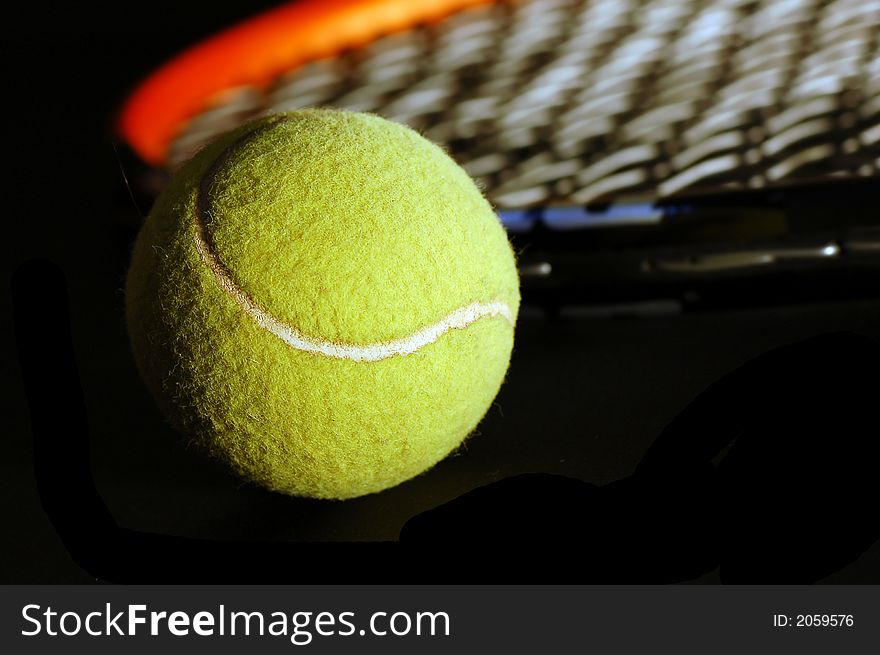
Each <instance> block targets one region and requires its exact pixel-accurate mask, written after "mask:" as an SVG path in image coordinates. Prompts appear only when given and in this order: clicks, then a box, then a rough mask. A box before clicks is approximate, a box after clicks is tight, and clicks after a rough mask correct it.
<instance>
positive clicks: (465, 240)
mask: <svg viewBox="0 0 880 655" xmlns="http://www.w3.org/2000/svg"><path fill="white" fill-rule="evenodd" d="M126 287H127V288H126V315H127V322H128V328H129V334H130V340H131V343H132V349H133V352H134V355H135V360H136V362H137V365H138V368H139V370H140V372H141V375H142V377H143V378H144V380H145V381H146V384H147V386H148V387H149V389H150V390H151V391H152V393H153V395H154V396H155V397H156V399H157V401H158V404H159V405H160V407H161V408H162V410H163V411H164V413H165V414H166V415H167V417H168V418H169V420H170V422H171V423H172V424H173V425H175V427H177V428H178V429H179V430H180V431H181V432H183V433H184V434H185V435H187V436H188V437H189V438H190V439H191V441H192V442H193V443H195V444H198V445H200V446H202V447H203V448H204V449H206V450H207V451H208V452H209V453H210V454H212V455H214V456H216V457H218V458H220V459H221V460H223V461H225V462H227V463H228V464H229V465H230V466H231V467H232V469H233V470H234V471H235V472H237V473H238V474H239V475H241V476H243V477H244V478H246V479H248V480H251V481H254V482H256V483H258V484H260V485H263V486H265V487H267V488H269V489H272V490H276V491H280V492H284V493H288V494H293V495H299V496H310V497H317V498H351V497H355V496H360V495H363V494H368V493H372V492H376V491H380V490H382V489H386V488H388V487H391V486H393V485H396V484H398V483H400V482H403V481H404V480H407V479H409V478H412V477H413V476H416V475H418V474H419V473H421V472H423V471H425V470H426V469H428V468H430V467H431V466H432V465H434V464H435V463H436V462H438V461H440V460H441V459H443V458H444V457H446V456H447V455H448V454H449V453H450V452H452V451H453V450H455V449H456V448H457V447H458V446H459V445H460V444H461V442H462V440H463V439H465V437H467V436H468V435H469V434H470V433H471V432H473V430H474V429H475V428H476V426H477V424H478V423H479V422H480V420H481V419H482V417H483V416H484V414H485V413H486V411H487V409H488V407H489V406H490V404H491V403H492V400H493V398H494V397H495V395H496V394H497V392H498V390H499V388H500V386H501V383H502V381H503V379H504V377H505V374H506V371H507V367H508V364H509V360H510V353H511V349H512V347H513V336H514V324H515V321H516V316H517V312H518V309H519V284H518V278H517V273H516V267H515V262H514V256H513V253H512V251H511V248H510V244H509V243H508V240H507V237H506V233H505V231H504V229H503V227H502V226H501V224H500V222H499V220H498V218H497V216H496V215H495V213H494V212H493V211H492V208H491V207H490V206H489V203H488V202H487V201H486V200H485V199H484V198H483V196H482V194H481V193H480V191H479V190H478V189H477V187H476V186H475V184H474V182H473V181H472V180H471V179H470V178H469V177H468V175H467V173H466V172H465V171H464V170H463V169H461V168H460V167H459V166H458V165H457V164H455V163H454V162H453V161H452V159H450V158H449V157H448V156H447V155H446V153H445V152H444V151H443V150H442V149H440V148H439V147H438V146H436V145H434V144H432V143H431V142H429V141H427V140H426V139H424V138H423V137H421V136H420V135H419V134H417V133H416V132H414V131H412V130H410V129H409V128H407V127H404V126H402V125H398V124H395V123H392V122H389V121H386V120H384V119H382V118H379V117H377V116H373V115H367V114H358V113H352V112H342V111H335V110H320V109H316V110H306V111H298V112H293V113H287V114H277V115H273V116H270V117H267V118H263V119H260V120H257V121H255V122H253V123H250V124H248V125H245V126H243V127H241V128H240V129H238V130H236V131H234V132H232V133H230V134H228V135H226V136H224V137H222V138H220V139H219V140H218V141H216V142H214V143H213V144H211V145H209V146H208V147H206V148H205V149H204V150H203V151H201V152H200V153H198V154H197V155H196V156H195V157H194V158H193V159H192V160H190V161H189V162H188V163H187V164H186V165H184V167H183V168H182V169H181V170H180V171H179V172H178V173H177V174H176V175H175V176H174V178H173V179H172V180H171V182H170V183H169V185H168V187H167V188H166V190H165V192H164V193H163V194H162V195H161V196H160V197H159V198H158V199H157V201H156V203H155V206H154V207H153V209H152V211H151V212H150V215H149V216H148V218H147V220H146V222H145V225H144V227H143V229H142V231H141V233H140V235H139V236H138V239H137V241H136V243H135V247H134V252H133V256H132V262H131V266H130V269H129V274H128V279H127V283H126Z"/></svg>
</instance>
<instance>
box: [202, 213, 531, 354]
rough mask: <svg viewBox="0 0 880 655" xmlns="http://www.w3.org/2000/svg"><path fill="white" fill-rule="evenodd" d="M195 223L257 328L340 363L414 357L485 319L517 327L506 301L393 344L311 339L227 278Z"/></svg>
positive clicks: (216, 268)
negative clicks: (273, 314)
mask: <svg viewBox="0 0 880 655" xmlns="http://www.w3.org/2000/svg"><path fill="white" fill-rule="evenodd" d="M195 223H196V230H195V232H196V234H195V238H194V241H195V245H196V249H197V250H198V252H199V255H200V256H201V258H202V261H203V262H204V264H205V265H206V266H207V267H208V268H209V269H210V270H211V272H212V273H213V275H214V279H215V280H216V281H217V284H218V285H220V287H221V288H222V289H223V290H224V291H226V293H228V294H229V295H230V296H232V298H233V299H234V300H235V302H236V303H238V305H239V307H241V308H242V310H243V311H244V312H245V313H246V314H247V315H248V316H250V317H251V318H253V319H254V320H255V321H256V323H257V325H259V326H260V327H261V328H263V329H264V330H267V331H268V332H271V333H272V334H274V335H275V336H276V337H278V338H279V339H281V340H282V341H284V343H286V344H287V345H289V346H291V347H292V348H296V349H297V350H302V351H304V352H310V353H315V354H318V355H325V356H327V357H335V358H337V359H349V360H352V361H355V362H375V361H379V360H382V359H387V358H389V357H394V356H396V355H410V354H412V353H414V352H416V351H418V350H420V349H422V348H424V347H425V346H427V345H429V344H431V343H434V342H435V341H436V340H437V339H439V338H440V337H441V336H443V335H444V334H446V333H447V332H448V331H449V330H453V329H463V328H466V327H468V326H469V325H471V324H472V323H475V322H476V321H478V320H480V319H482V318H490V317H496V316H501V317H503V318H504V319H505V320H507V322H508V323H510V324H511V325H513V324H514V318H513V312H512V311H511V309H510V306H509V305H508V304H507V303H506V302H504V301H501V300H496V301H492V302H487V303H481V302H474V303H471V304H470V305H467V306H465V307H460V308H458V309H456V310H454V311H452V312H451V313H449V314H448V315H447V316H446V317H445V318H443V319H442V320H440V321H438V322H436V323H433V324H432V325H428V326H427V327H424V328H422V329H421V330H419V331H418V332H415V333H414V334H412V335H410V336H408V337H404V338H402V339H396V340H393V341H384V342H379V343H372V344H367V345H352V344H339V343H333V342H332V341H325V340H323V339H315V338H313V337H308V336H306V335H304V334H302V333H301V332H299V331H298V330H297V329H296V328H293V327H291V326H289V325H285V324H284V323H282V322H281V321H279V320H278V319H276V318H275V317H274V316H272V315H270V314H268V313H266V312H265V311H263V310H262V309H261V308H260V307H258V306H257V304H256V303H255V302H254V301H253V300H251V298H250V297H249V296H248V295H247V294H246V293H244V292H243V291H242V290H241V289H239V288H238V286H236V284H235V282H234V281H233V280H232V278H230V277H229V275H228V274H227V272H226V269H225V267H224V265H223V264H222V263H221V262H220V261H219V260H218V259H217V257H216V256H215V255H214V253H213V252H212V251H211V248H210V246H209V245H208V243H207V240H206V238H205V225H204V223H203V222H202V221H201V220H198V219H197V220H196V221H195Z"/></svg>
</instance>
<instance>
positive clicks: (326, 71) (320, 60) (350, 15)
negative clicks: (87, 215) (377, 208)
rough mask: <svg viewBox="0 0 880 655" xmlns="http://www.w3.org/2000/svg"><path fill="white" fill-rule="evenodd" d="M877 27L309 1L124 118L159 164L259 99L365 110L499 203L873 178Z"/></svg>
mask: <svg viewBox="0 0 880 655" xmlns="http://www.w3.org/2000/svg"><path fill="white" fill-rule="evenodd" d="M875 4H876V3H875ZM878 33H880V7H874V6H873V5H870V4H868V5H866V4H865V3H863V2H859V3H857V2H853V1H851V0H838V1H837V2H832V3H818V2H815V1H813V0H795V1H789V0H764V1H763V2H755V1H753V0H709V1H708V2H707V1H702V0H688V1H685V2H681V1H680V0H647V1H646V2H635V1H634V0H633V1H631V2H630V1H627V0H624V1H622V2H621V1H620V0H530V1H529V0H521V1H518V2H486V1H485V0H432V1H430V2H424V3H409V2H405V1H398V0H332V1H331V2H323V1H318V0H306V1H304V2H297V3H292V4H289V5H284V6H281V7H279V8H278V9H276V10H272V11H269V12H267V13H265V14H263V15H261V16H257V17H255V18H253V19H251V20H249V21H246V22H244V23H242V24H240V25H239V26H237V27H234V28H232V29H230V30H228V31H226V32H223V33H221V34H218V35H217V36H216V37H214V38H212V39H208V40H207V41H205V42H203V43H201V44H198V45H196V46H195V47H193V48H192V49H191V50H189V51H187V52H185V53H183V54H182V55H181V56H180V57H178V58H176V59H174V60H172V61H171V62H169V63H168V64H167V65H166V66H164V67H162V68H160V69H159V70H158V71H157V72H156V73H155V74H154V75H152V76H151V77H150V78H148V79H147V80H146V81H145V82H144V83H143V84H142V85H141V86H140V87H138V88H137V89H136V90H135V91H134V93H133V94H132V95H131V96H130V98H129V99H128V100H127V102H126V103H125V105H124V107H123V110H122V112H121V115H120V120H119V130H120V133H121V134H122V136H123V138H124V139H125V141H126V142H127V143H129V144H130V145H131V146H132V147H133V148H134V150H135V151H136V152H137V153H138V154H139V156H140V157H141V158H142V159H144V160H145V161H147V162H149V163H150V164H152V165H153V166H154V167H156V168H157V169H158V170H163V171H167V170H171V169H173V168H174V167H175V166H177V165H178V164H179V163H181V162H182V161H184V160H186V159H187V158H188V157H189V156H190V155H191V154H192V153H193V152H195V151H197V150H198V149H199V148H200V147H202V146H203V145H204V144H205V143H207V142H209V141H211V140H213V139H214V138H216V136H218V135H219V134H221V133H223V132H225V131H227V130H229V129H232V128H234V127H236V126H237V125H239V124H240V123H241V122H243V121H246V120H248V119H250V118H254V117H256V116H259V115H262V114H265V113H271V112H276V111H284V110H290V109H296V108H300V107H306V106H315V105H323V106H337V107H341V108H346V109H352V110H359V111H372V112H375V113H378V114H380V115H384V116H386V117H387V118H390V119H392V120H397V121H400V122H404V123H407V124H409V125H411V126H412V127H415V128H416V129H418V130H420V131H422V132H423V133H424V134H425V135H426V136H428V137H429V138H431V139H433V140H435V141H438V142H439V143H441V144H443V145H444V146H445V147H447V148H448V149H449V150H450V152H451V153H452V155H453V156H454V157H455V158H456V159H457V160H458V161H459V162H460V163H461V164H462V165H463V166H464V167H465V169H466V170H468V172H469V173H470V174H471V175H472V176H474V177H475V178H476V179H477V180H478V181H479V182H480V183H481V184H482V186H483V188H484V189H485V190H486V193H487V195H488V196H489V198H490V200H491V201H492V202H493V203H494V204H495V205H496V206H498V207H499V209H501V210H503V211H507V212H508V213H509V214H511V215H514V214H515V213H516V212H517V211H518V210H528V209H530V208H535V207H546V206H567V205H568V206H589V205H598V206H602V205H605V204H607V203H609V202H625V203H635V204H644V203H649V204H652V203H656V202H658V201H663V200H666V199H670V198H673V199H674V198H678V197H683V196H687V197H694V196H696V197H699V196H701V195H706V194H709V195H711V194H717V193H730V192H735V191H737V190H743V191H749V190H756V189H766V188H771V189H772V188H777V187H786V186H791V185H804V184H812V183H815V182H817V181H834V180H837V179H841V178H875V177H876V176H877V175H878V173H880V39H878Z"/></svg>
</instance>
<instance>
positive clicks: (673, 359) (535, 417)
mask: <svg viewBox="0 0 880 655" xmlns="http://www.w3.org/2000/svg"><path fill="white" fill-rule="evenodd" d="M272 4H273V3H268V2H258V3H253V2H251V3H246V4H245V3H242V4H241V5H238V6H236V5H233V3H218V2H187V3H181V2H174V3H172V2H151V3H133V4H127V3H120V4H118V5H108V6H100V5H98V4H88V5H82V6H81V5H79V4H69V5H60V4H59V5H57V6H52V5H46V4H45V3H31V4H30V5H24V4H20V5H18V6H17V7H16V8H15V9H14V10H13V15H11V16H8V17H7V19H6V20H4V23H5V28H4V34H3V47H4V53H3V58H2V65H3V70H4V72H3V82H4V87H5V91H6V93H5V94H4V95H5V102H4V111H6V112H8V113H9V115H8V117H7V119H6V121H5V125H6V138H5V139H4V145H5V146H6V149H5V157H4V160H5V162H4V164H5V165H4V166H3V181H4V193H3V197H4V211H3V214H4V218H5V220H4V224H3V225H4V238H3V239H2V241H3V243H4V246H5V248H4V252H3V256H2V268H3V275H4V294H3V296H2V302H3V311H2V316H3V321H2V322H0V330H2V334H0V347H2V349H3V350H2V361H3V364H4V367H3V369H4V370H3V380H4V389H3V397H4V398H5V399H7V401H8V403H7V404H6V407H5V409H4V411H3V412H2V417H3V421H4V425H3V437H4V440H5V443H4V447H3V449H2V456H0V512H2V519H0V521H2V529H0V581H2V582H24V583H37V582H40V583H45V582H89V581H91V580H94V577H93V576H92V575H90V574H89V573H86V572H85V571H83V570H82V569H80V568H79V567H78V566H77V565H76V564H75V563H74V562H73V560H72V559H71V557H70V556H69V555H68V554H67V552H66V550H65V548H64V546H63V544H62V543H61V541H60V540H59V539H58V537H57V535H56V533H55V531H54V529H53V527H52V525H51V524H50V522H49V521H48V519H47V517H46V515H45V514H44V512H43V511H42V509H41V506H40V501H39V498H38V495H37V491H36V486H35V484H34V479H33V472H32V441H31V428H30V420H29V416H28V410H27V404H26V399H25V394H24V391H23V388H22V384H21V378H20V372H19V370H18V362H17V353H16V347H15V341H14V339H13V329H12V321H11V316H12V311H11V306H10V294H9V291H8V290H9V284H8V280H9V279H10V276H11V274H12V273H13V272H14V271H15V270H16V269H18V268H19V266H20V265H21V264H22V263H23V262H25V261H27V260H29V259H32V258H35V257H41V258H48V259H50V260H52V261H54V262H55V263H57V264H58V265H59V266H60V267H61V269H62V270H63V271H64V273H65V275H66V278H67V284H68V287H69V293H70V312H71V331H72V338H73V343H74V348H75V353H76V359H77V364H78V366H79V370H80V376H81V380H82V384H83V392H84V395H85V401H86V409H87V415H88V420H89V425H90V434H91V458H92V466H93V470H94V475H95V481H96V484H97V487H98V489H99V491H100V492H101V494H102V496H103V497H104V499H105V501H106V502H107V505H108V506H109V509H110V510H111V512H112V514H113V516H114V517H115V519H116V520H117V522H118V523H119V524H120V525H123V526H126V527H129V528H133V529H137V530H143V531H147V532H157V533H165V534H174V535H182V536H190V537H201V538H206V539H259V540H267V541H287V540H291V541H300V540H305V541H312V540H320V541H349V540H356V541H369V540H394V539H396V538H397V536H398V534H399V532H400V529H401V526H402V525H403V524H404V523H405V522H406V521H407V519H409V518H410V517H412V516H414V515H416V514H418V513H419V512H422V511H424V510H427V509H429V508H431V507H434V506H437V505H440V504H442V503H444V502H446V501H449V500H451V499H453V498H456V497H457V496H459V495H460V494H462V493H464V492H466V491H468V490H470V489H473V488H475V487H479V486H481V485H484V484H486V483H489V482H493V481H496V480H499V479H502V478H505V477H508V476H511V475H515V474H518V473H526V472H547V473H554V474H562V475H568V476H572V477H577V478H581V479H583V480H586V481H588V482H590V483H593V484H596V485H603V484H606V483H609V482H612V481H614V480H619V479H621V478H625V477H626V476H628V475H630V474H631V473H632V472H633V470H634V469H635V467H636V465H637V464H638V462H639V461H640V460H641V458H642V456H643V455H644V453H645V452H646V450H647V449H648V446H649V445H650V444H651V443H652V442H653V441H654V439H655V437H656V436H657V435H658V434H659V433H660V431H661V430H662V428H663V427H664V425H666V424H667V423H668V422H669V421H670V420H671V419H673V418H674V417H675V416H676V415H677V414H678V413H679V412H680V411H681V410H682V409H683V408H685V407H686V406H687V405H688V403H690V401H691V400H693V398H694V397H695V396H696V395H697V394H699V393H700V392H701V391H702V390H704V389H705V388H706V387H707V386H708V385H710V384H711V383H712V382H714V381H715V380H717V379H719V378H720V377H721V376H723V375H724V374H725V373H727V372H729V371H731V370H733V369H735V368H736V367H738V366H740V365H742V364H743V363H745V362H747V361H749V360H751V359H752V358H754V357H756V356H757V355H760V354H761V353H763V352H766V351H768V350H770V349H771V348H773V347H775V346H779V345H783V344H789V343H794V342H797V341H800V340H803V339H806V338H809V337H812V336H815V335H818V334H822V333H825V332H830V331H837V330H848V331H853V332H857V333H860V334H863V335H868V336H872V337H874V338H878V337H880V320H878V316H880V313H878V309H880V301H858V302H847V303H827V304H822V305H809V306H794V307H778V308H764V309H760V310H738V311H731V312H718V313H710V314H701V315H693V316H682V317H678V316H669V317H655V318H639V319H635V318H634V319H592V320H587V319H568V320H562V319H560V320H554V321H549V320H547V319H545V318H542V317H540V316H537V315H535V314H533V313H532V312H530V311H528V309H527V310H526V311H524V314H523V316H522V317H521V322H520V325H519V327H518V334H517V345H516V350H515V354H514V358H513V362H512V367H511V371H510V374H509V379H508V382H507V384H506V385H505V387H504V388H503V390H502V392H501V394H500V395H499V397H498V399H497V400H496V403H495V405H494V406H493V407H492V409H491V410H490V412H489V414H488V416H487V418H486V420H485V421H484V423H483V424H482V425H481V427H480V430H479V434H477V435H476V436H474V437H472V438H471V439H470V440H469V441H468V442H467V444H466V446H465V447H464V448H463V449H462V450H461V451H460V452H459V453H458V454H456V455H455V456H453V457H450V458H449V459H447V460H446V461H444V462H443V463H441V464H440V465H439V466H437V467H436V468H435V469H434V470H432V471H430V472H429V473H427V474H425V475H423V476H421V477H419V478H417V479H415V480H413V481H411V482H408V483H406V484H404V485H401V486H399V487H397V488H395V489H392V490H389V491H387V492H385V493H382V494H378V495H374V496H370V497H366V498H363V499H358V500H353V501H347V502H344V503H331V502H319V501H307V500H300V499H291V498H286V497H283V496H279V495H275V494H271V493H268V492H264V491H262V490H260V489H257V488H254V487H252V486H249V485H244V484H242V483H241V482H239V481H238V480H236V479H234V478H232V477H231V476H229V475H228V474H227V473H226V472H225V471H224V470H223V469H222V468H221V467H220V466H217V465H215V464H214V463H212V462H210V461H208V460H206V459H204V458H202V457H201V456H199V455H198V454H196V453H193V452H190V451H188V450H187V449H185V448H184V447H183V445H182V443H181V440H180V439H179V438H178V437H177V436H176V435H175V434H174V433H173V432H172V431H171V430H170V428H169V427H168V426H167V425H166V424H165V422H164V420H163V419H162V417H161V416H160V415H159V414H158V412H157V411H156V410H155V408H154V406H153V403H152V400H151V399H150V397H149V396H148V394H147V392H146V390H145V388H144V387H143V385H142V384H141V382H140V380H139V379H138V376H137V373H136V371H135V368H134V365H133V361H132V358H131V356H130V354H129V350H128V342H127V337H126V332H125V324H124V317H123V295H122V288H123V284H124V275H125V268H126V265H127V259H128V252H129V248H130V244H131V240H132V238H133V236H134V232H133V230H132V228H131V225H132V221H131V217H132V216H137V211H138V210H137V209H135V208H134V207H133V205H132V202H131V200H130V199H129V198H128V196H127V193H126V187H125V182H124V175H125V173H126V172H127V171H126V166H127V165H128V164H127V163H126V162H127V159H126V156H125V155H124V154H123V155H122V156H121V157H119V156H117V152H116V146H117V145H118V144H116V142H115V138H114V135H113V131H112V121H113V117H114V113H115V111H116V110H117V108H118V106H119V103H120V102H121V100H122V99H123V98H124V96H125V94H126V92H127V91H129V90H130V89H131V88H132V86H133V85H134V84H135V83H136V82H137V80H139V79H140V78H141V77H142V76H143V75H144V74H146V73H147V72H148V71H149V70H151V69H152V68H153V67H155V66H156V65H157V64H159V63H161V62H162V61H163V60H165V59H167V58H168V57H170V56H172V55H173V54H174V53H176V52H177V51H179V50H180V49H181V48H183V47H185V46H186V45H188V44H190V43H192V42H194V41H196V40H198V39H199V38H201V37H204V36H207V35H210V34H212V33H214V32H215V31H216V30H218V29H220V28H222V27H225V26H227V25H230V24H232V23H234V22H235V21H236V20H239V19H240V18H243V17H246V16H248V15H251V14H252V13H254V12H256V11H257V10H258V9H259V8H260V7H266V6H271V5H272ZM120 147H121V146H120ZM146 209H147V208H145V207H140V208H139V210H140V211H146ZM49 374H50V373H49ZM795 501H796V499H795ZM852 502H853V503H855V504H856V505H860V506H864V508H865V512H866V514H865V516H867V517H871V516H872V517H873V520H876V509H875V505H874V504H873V499H871V500H870V501H869V499H865V498H855V499H852ZM719 511H721V510H719ZM567 518H568V520H571V521H574V522H578V523H582V524H583V526H584V530H588V529H589V526H590V524H591V523H590V521H591V517H590V516H589V515H581V514H577V513H575V514H573V515H571V516H569V517H567ZM816 525H817V527H816V530H817V531H819V532H821V531H822V529H823V528H822V526H821V517H817V518H816ZM652 547H653V546H652V544H651V543H650V542H646V543H645V544H644V548H645V549H647V550H650V549H651V548H652ZM516 577H517V576H516V571H511V581H515V579H516ZM218 578H219V579H222V575H219V576H218ZM418 579H419V572H418V571H415V572H413V580H414V581H415V580H418ZM699 580H700V581H703V582H713V581H717V580H718V573H717V571H716V572H710V573H707V574H705V575H703V576H701V577H700V578H699ZM823 580H824V581H825V582H842V583H856V582H873V583H878V582H880V547H878V545H877V544H874V546H873V548H872V549H871V550H869V551H868V552H866V553H865V554H864V555H862V556H861V557H860V558H859V559H858V560H856V561H855V562H854V563H852V564H850V565H849V566H846V567H845V568H843V569H842V570H840V571H839V572H838V573H835V574H832V575H831V576H830V577H824V578H823Z"/></svg>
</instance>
